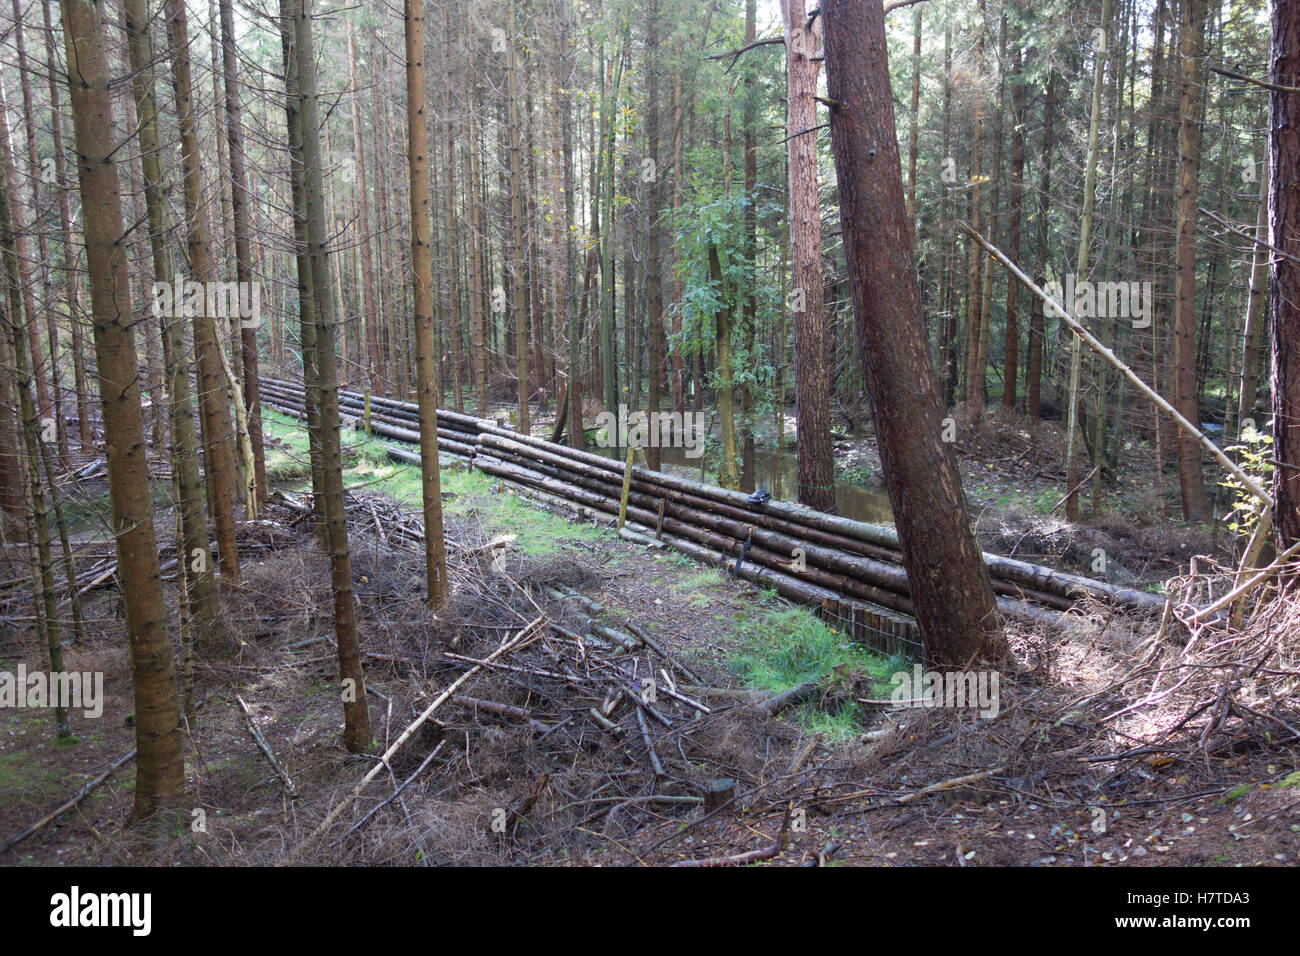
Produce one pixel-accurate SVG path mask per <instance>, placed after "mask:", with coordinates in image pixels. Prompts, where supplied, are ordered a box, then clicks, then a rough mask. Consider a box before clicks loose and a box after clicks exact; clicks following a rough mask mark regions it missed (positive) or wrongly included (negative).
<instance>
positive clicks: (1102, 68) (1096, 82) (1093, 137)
mask: <svg viewBox="0 0 1300 956" xmlns="http://www.w3.org/2000/svg"><path fill="white" fill-rule="evenodd" d="M1110 11H1111V0H1102V4H1101V43H1100V45H1096V44H1095V45H1094V54H1095V56H1094V63H1093V74H1092V112H1091V114H1090V118H1089V120H1088V155H1087V159H1086V161H1085V163H1086V170H1085V173H1084V183H1083V219H1082V221H1081V224H1080V227H1079V256H1078V259H1077V260H1076V263H1077V264H1076V265H1075V268H1074V272H1075V281H1076V282H1086V281H1087V280H1088V265H1089V253H1090V252H1091V243H1092V215H1093V209H1094V208H1095V205H1096V199H1097V139H1098V128H1099V124H1100V123H1101V87H1102V81H1103V80H1104V78H1105V75H1106V53H1107V47H1108V44H1109V42H1110ZM1063 304H1065V305H1066V307H1067V308H1073V303H1063ZM1082 370H1083V342H1082V341H1080V339H1079V337H1078V336H1077V335H1072V336H1071V337H1070V386H1069V390H1068V392H1067V393H1066V402H1067V403H1068V409H1067V412H1066V426H1065V429H1066V438H1065V441H1066V446H1065V490H1066V497H1065V517H1066V520H1067V521H1078V520H1079V432H1080V426H1079V401H1080V399H1079V377H1080V374H1081V372H1082ZM1198 460H1199V459H1198ZM1098 467H1100V466H1098Z"/></svg>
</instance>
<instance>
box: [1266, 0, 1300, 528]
mask: <svg viewBox="0 0 1300 956" xmlns="http://www.w3.org/2000/svg"><path fill="white" fill-rule="evenodd" d="M1272 22H1273V39H1272V51H1271V52H1272V56H1271V57H1270V59H1271V60H1272V63H1273V73H1272V80H1273V83H1274V84H1276V85H1275V86H1274V88H1273V89H1272V91H1271V92H1270V93H1269V124H1268V125H1269V130H1270V131H1271V132H1270V134H1269V160H1270V164H1271V170H1272V171H1271V179H1270V187H1269V201H1268V207H1269V243H1270V244H1271V245H1272V247H1273V248H1274V249H1279V250H1281V251H1282V252H1285V253H1287V255H1288V256H1293V255H1296V254H1300V93H1297V92H1296V87H1297V86H1300V2H1297V0H1273V4H1272ZM1270 259H1271V262H1272V265H1271V266H1270V269H1269V271H1270V273H1271V277H1272V280H1273V282H1272V289H1271V291H1270V293H1269V310H1270V312H1271V314H1272V320H1273V454H1274V456H1275V457H1276V459H1277V460H1278V461H1279V462H1281V463H1282V465H1283V467H1280V468H1276V469H1275V470H1274V476H1275V478H1274V481H1275V485H1274V487H1275V492H1274V494H1275V496H1276V497H1275V499H1274V500H1275V505H1274V518H1273V523H1274V525H1275V526H1276V528H1277V532H1278V537H1279V539H1280V540H1279V545H1280V547H1282V548H1287V547H1290V546H1291V545H1293V544H1295V543H1296V542H1300V468H1298V467H1297V466H1300V263H1297V262H1296V261H1295V260H1294V259H1289V258H1284V257H1283V256H1279V255H1273V256H1271V257H1270Z"/></svg>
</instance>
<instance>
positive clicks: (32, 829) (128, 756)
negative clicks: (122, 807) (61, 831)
mask: <svg viewBox="0 0 1300 956" xmlns="http://www.w3.org/2000/svg"><path fill="white" fill-rule="evenodd" d="M133 759H135V748H134V747H132V748H131V749H130V750H128V751H127V752H126V753H124V754H122V756H120V757H118V758H117V759H116V760H114V761H113V762H112V763H111V764H109V765H108V769H107V770H105V771H104V772H103V773H101V774H100V775H99V776H98V777H96V778H95V779H94V780H90V781H88V782H87V783H86V784H85V785H84V786H83V787H82V788H81V789H80V790H78V791H77V792H76V793H75V794H74V795H73V796H72V799H70V800H68V802H67V803H64V804H63V805H62V806H60V807H59V808H58V809H57V810H54V811H52V812H50V813H47V814H46V815H45V816H43V817H41V818H40V819H39V820H37V821H36V822H35V823H33V824H32V825H31V826H29V827H28V828H27V829H26V830H24V831H23V832H22V833H19V834H18V835H17V836H14V837H10V838H9V839H8V840H7V841H5V844H4V846H0V854H2V853H6V852H8V851H9V850H11V849H13V848H14V847H15V846H17V845H18V844H19V843H21V842H22V841H23V840H26V839H27V838H28V837H29V836H31V835H32V834H33V833H39V832H40V831H41V830H44V829H45V828H46V827H47V826H49V825H50V824H51V823H53V822H54V821H55V820H57V819H58V818H59V817H61V816H63V815H64V814H65V813H67V812H68V811H69V810H71V809H72V808H73V807H75V806H76V805H77V804H79V803H80V802H81V801H82V800H85V799H86V797H88V796H90V794H91V793H92V792H93V791H94V790H95V789H96V788H97V787H98V786H99V785H100V784H102V783H103V782H104V781H105V780H107V779H108V778H109V777H110V776H112V774H113V771H114V770H116V769H117V768H118V767H121V766H122V765H124V764H127V763H130V761H132V760H133Z"/></svg>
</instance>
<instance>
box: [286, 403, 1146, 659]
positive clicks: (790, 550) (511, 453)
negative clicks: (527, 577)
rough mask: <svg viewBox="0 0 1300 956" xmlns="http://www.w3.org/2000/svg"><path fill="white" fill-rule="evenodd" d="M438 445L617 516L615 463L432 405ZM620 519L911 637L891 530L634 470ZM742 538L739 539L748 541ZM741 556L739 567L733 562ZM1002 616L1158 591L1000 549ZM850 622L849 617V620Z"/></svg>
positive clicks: (407, 422)
mask: <svg viewBox="0 0 1300 956" xmlns="http://www.w3.org/2000/svg"><path fill="white" fill-rule="evenodd" d="M263 396H264V400H265V401H267V402H268V403H269V404H272V405H275V406H276V407H279V408H283V409H285V410H287V411H289V412H290V413H291V414H296V415H298V416H299V417H303V399H302V389H301V386H296V385H293V384H291V383H288V382H280V381H276V380H268V381H267V382H265V383H264V387H263ZM339 400H340V405H341V407H342V409H343V410H344V413H345V414H347V415H355V416H360V415H362V414H363V413H364V411H365V401H366V400H365V396H362V395H358V394H357V393H354V392H342V391H341V392H340V393H339ZM369 402H370V407H369V413H370V425H371V429H372V430H373V431H374V432H375V433H376V434H380V435H383V436H385V437H389V438H393V439H395V440H397V441H402V442H418V441H419V415H418V410H417V407H416V406H415V405H414V404H412V403H408V402H399V401H396V400H393V399H377V398H371V399H370V400H369ZM438 442H439V449H440V450H441V449H443V448H445V449H446V450H447V451H448V452H450V453H451V454H455V455H460V456H462V457H467V458H471V459H472V460H473V462H474V466H475V467H476V468H478V469H479V470H480V471H483V472H485V473H487V474H491V475H495V476H497V477H500V478H503V479H506V480H508V481H511V482H514V483H516V484H519V485H522V486H524V487H526V488H531V489H534V490H536V491H539V492H542V493H545V494H549V495H551V496H553V497H557V498H560V499H563V500H565V501H568V502H572V503H574V504H575V505H577V506H584V507H586V508H589V509H591V510H593V511H596V512H602V513H605V514H614V515H616V514H618V510H619V497H620V491H621V489H622V485H623V481H624V477H625V476H624V467H623V465H622V464H621V463H620V462H618V461H615V460H613V459H611V458H606V457H604V456H603V455H599V454H595V453H593V452H588V451H581V450H577V449H573V448H569V447H568V446H565V445H559V444H555V443H552V442H548V441H545V440H543V439H540V438H535V437H533V436H531V435H523V434H520V433H517V432H514V431H512V430H510V429H508V428H503V427H501V426H498V425H497V424H496V423H494V422H491V421H488V420H486V419H481V418H475V417H473V416H469V415H462V414H458V413H456V412H451V411H447V410H444V409H439V411H438ZM631 471H632V473H631V476H630V480H629V492H628V502H627V516H628V521H629V522H630V523H633V524H635V525H636V526H638V527H639V528H640V530H642V531H644V532H645V533H646V534H649V535H652V536H654V537H655V538H657V539H658V540H660V541H662V542H663V543H664V544H666V545H668V546H669V547H672V548H674V549H675V550H678V551H680V552H682V553H684V554H688V555H690V556H692V557H694V558H696V559H698V560H702V561H706V562H708V563H712V564H715V565H720V566H727V567H728V570H731V569H732V568H735V573H736V575H737V576H739V577H743V578H745V579H747V580H750V581H754V582H755V583H758V584H761V585H764V586H769V587H773V588H775V589H776V590H777V591H778V592H779V593H781V594H783V595H785V596H786V597H790V598H792V599H794V600H797V601H801V602H805V603H811V604H814V605H817V606H818V607H820V608H821V609H822V610H823V613H825V614H827V615H828V616H835V617H840V618H849V619H851V620H853V621H855V622H856V621H857V620H858V619H864V620H866V623H865V624H864V625H863V627H864V629H865V630H866V631H867V632H876V633H883V634H887V635H888V637H889V641H888V643H889V644H890V645H891V649H892V645H894V644H896V642H897V641H898V640H902V641H905V642H906V643H912V642H913V641H912V638H913V637H914V625H913V624H912V622H910V620H909V619H910V617H911V614H912V602H911V597H910V590H909V588H908V583H907V574H906V572H905V571H904V568H903V560H902V551H901V547H900V544H899V540H898V534H897V532H896V531H895V530H894V529H893V528H892V527H889V526H886V525H875V524H868V523H866V522H861V521H854V520H852V519H848V518H843V517H839V516H836V515H829V514H825V513H823V512H819V511H814V510H812V509H809V508H806V507H804V506H802V505H798V504H794V503H791V502H784V501H775V500H771V501H768V502H766V503H764V504H762V505H755V504H753V503H751V502H750V501H749V500H748V497H747V496H746V495H745V494H744V493H742V492H738V491H731V490H728V489H725V488H719V487H716V486H714V485H708V484H705V483H703V482H699V481H694V480H692V479H689V478H685V477H682V476H680V475H675V474H669V473H667V472H658V471H652V470H650V469H648V468H641V467H633V468H632V470H631ZM746 545H747V547H746ZM742 550H743V551H744V558H743V560H741V561H740V564H739V567H736V565H735V562H736V558H737V557H738V556H739V555H740V554H741V552H742ZM984 559H985V562H986V564H987V565H988V568H989V572H990V576H991V578H992V581H993V588H994V591H995V593H996V594H997V598H998V606H999V608H1000V610H1001V611H1002V613H1003V614H1005V615H1007V616H1009V617H1014V618H1019V619H1024V620H1030V621H1035V622H1043V621H1045V620H1050V621H1055V620H1057V619H1058V616H1059V613H1060V612H1062V611H1066V610H1069V609H1070V608H1071V607H1072V606H1073V605H1074V603H1075V602H1076V601H1077V600H1079V599H1080V598H1086V597H1091V598H1095V599H1099V600H1102V601H1106V602H1109V603H1113V604H1116V605H1118V606H1120V607H1123V608H1126V609H1128V610H1132V611H1138V612H1142V613H1159V612H1160V611H1161V610H1162V609H1163V606H1164V599H1163V598H1161V597H1159V596H1157V595H1154V594H1148V593H1146V592H1144V591H1138V590H1135V589H1132V588H1125V587H1118V586H1115V585H1111V584H1108V583H1105V582H1102V581H1095V580H1092V579H1090V578H1085V577H1081V576H1079V575H1074V574H1068V573H1065V572H1061V571H1056V570H1053V569H1051V568H1045V567H1042V566H1040V565H1035V564H1030V563H1028V562H1025V561H1018V560H1016V559H1014V558H1008V557H1003V556H1001V555H994V554H985V555H984ZM852 629H853V630H857V629H858V627H857V625H856V624H855V625H854V627H853V628H852Z"/></svg>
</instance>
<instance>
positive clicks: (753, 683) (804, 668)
mask: <svg viewBox="0 0 1300 956" xmlns="http://www.w3.org/2000/svg"><path fill="white" fill-rule="evenodd" d="M744 631H745V637H744V639H743V641H742V643H741V645H740V647H739V648H738V649H737V651H736V652H735V653H734V654H733V655H732V657H731V659H730V661H729V663H730V666H731V668H732V670H733V671H734V672H735V673H736V674H737V675H738V676H740V677H741V679H743V680H744V681H745V683H746V684H748V685H749V686H750V687H752V688H754V689H755V690H764V691H771V692H773V693H779V692H781V691H785V690H789V689H791V688H792V687H797V686H798V685H800V684H802V683H805V682H806V681H812V680H820V679H821V678H823V677H825V676H826V674H827V673H829V672H831V671H832V670H834V668H836V667H841V671H840V673H841V674H843V675H844V676H845V677H847V676H848V675H850V674H860V675H863V676H865V677H867V678H868V679H870V680H871V682H872V685H873V687H878V688H884V689H887V688H888V687H889V676H890V675H891V674H893V673H894V672H896V671H898V670H899V669H901V668H902V667H903V666H904V665H903V664H902V663H901V662H900V661H896V660H892V659H890V658H887V657H884V656H882V655H880V654H876V653H874V652H872V651H870V650H868V649H866V648H864V647H862V646H861V645H859V644H855V643H853V642H851V641H849V640H848V639H847V638H846V637H844V635H842V634H837V633H836V632H835V631H832V630H831V629H830V628H829V627H827V626H826V625H825V624H824V623H823V622H822V621H821V620H819V619H818V618H817V617H816V615H814V614H813V613H812V612H811V611H809V610H806V609H804V608H786V609H784V610H780V611H766V612H762V613H760V614H757V615H755V616H754V617H753V618H752V619H749V620H747V621H745V622H744ZM841 665H842V666H841ZM873 693H874V691H873ZM798 719H799V721H800V724H801V725H802V726H803V727H804V729H805V730H807V731H808V732H809V733H815V734H821V735H824V736H825V737H827V738H828V739H830V740H832V741H841V740H845V739H848V738H850V737H852V736H853V735H855V734H857V733H859V732H860V731H861V728H862V714H861V709H860V708H859V706H858V705H857V704H855V703H848V704H844V705H842V706H841V707H840V708H839V710H838V712H836V713H833V714H832V713H828V712H826V711H824V710H821V709H820V708H818V707H816V706H815V705H813V704H805V705H804V706H803V707H802V708H800V709H799V711H798Z"/></svg>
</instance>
